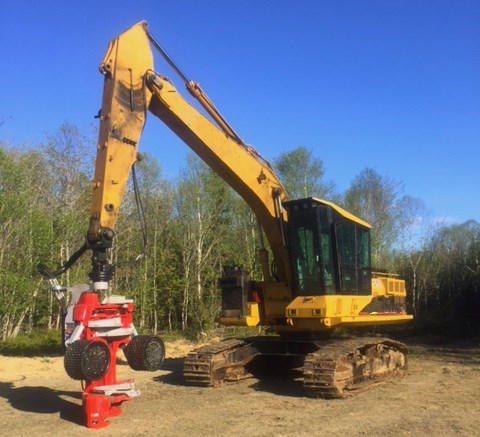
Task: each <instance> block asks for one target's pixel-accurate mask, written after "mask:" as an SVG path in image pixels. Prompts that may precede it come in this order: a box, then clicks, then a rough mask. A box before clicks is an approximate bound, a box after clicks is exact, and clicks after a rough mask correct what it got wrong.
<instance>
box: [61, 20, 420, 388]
mask: <svg viewBox="0 0 480 437" xmlns="http://www.w3.org/2000/svg"><path fill="white" fill-rule="evenodd" d="M152 45H153V47H155V48H156V49H157V50H159V51H160V53H161V55H162V56H163V57H164V58H165V59H166V61H167V62H168V64H169V65H170V66H171V67H172V68H173V70H174V71H175V72H176V73H178V74H179V76H180V77H181V79H182V80H183V82H184V83H185V85H186V90H187V92H188V93H189V94H190V95H191V96H193V97H194V98H195V99H196V100H197V101H198V102H199V103H200V104H201V106H202V107H203V108H204V110H205V111H206V112H207V113H208V115H209V118H207V116H205V115H203V114H202V113H201V112H200V111H199V110H197V109H196V108H195V107H194V106H192V105H191V104H190V103H188V102H187V101H186V100H185V98H184V97H182V95H181V94H180V93H179V92H178V91H177V89H176V88H175V87H174V86H173V84H172V82H171V81H170V80H169V79H168V78H166V77H165V76H163V75H161V74H159V73H156V72H155V71H154V66H153V55H152V50H151V46H152ZM100 71H101V73H102V74H103V75H104V90H103V100H102V107H101V110H100V112H99V118H100V130H99V140H98V145H97V158H96V164H95V176H94V181H93V197H92V207H91V215H90V224H89V229H88V233H87V242H86V244H85V246H84V248H83V249H82V250H83V252H84V251H85V250H87V249H89V250H91V251H92V271H91V273H90V275H89V276H90V279H91V280H92V283H93V284H97V283H98V284H105V283H108V282H109V281H110V280H111V279H112V275H113V270H114V269H113V267H112V265H111V264H110V262H109V257H108V252H109V250H110V249H111V247H112V244H113V240H114V235H115V232H114V229H115V223H116V220H117V216H118V211H119V208H120V204H121V202H122V198H123V195H124V190H125V187H126V183H127V179H128V177H129V174H130V171H131V169H132V166H133V164H134V163H135V162H136V161H137V160H138V152H137V148H138V143H139V140H140V135H141V132H142V129H143V126H144V124H145V120H146V115H147V113H148V112H150V113H152V114H153V115H155V116H156V117H158V118H159V119H160V120H161V121H162V122H163V123H165V125H166V126H167V127H168V128H169V129H171V130H172V131H173V132H174V133H175V134H176V135H178V137H180V138H181V139H182V140H183V141H184V142H185V143H186V144H187V145H188V146H189V147H190V148H191V149H192V150H193V151H194V152H195V153H196V154H197V155H198V156H199V157H200V158H201V159H202V160H203V161H205V163H206V164H208V165H209V166H210V168H212V169H213V171H215V172H216V173H217V174H218V175H220V176H221V177H222V178H223V180H224V181H226V182H227V183H228V184H229V185H230V186H231V187H232V188H233V189H234V190H235V191H236V192H237V193H239V195H240V196H241V197H242V198H243V199H244V200H245V202H246V203H247V204H248V205H249V207H250V208H251V210H252V211H253V213H254V214H255V216H256V218H257V220H258V224H259V227H260V232H259V234H260V246H261V248H260V253H259V259H260V264H261V268H262V275H263V280H262V281H260V282H254V281H250V280H249V279H248V277H247V274H246V272H245V271H243V270H242V269H241V268H240V267H238V266H226V267H225V268H224V273H223V276H222V278H220V288H221V296H222V307H221V314H220V316H219V318H218V321H219V323H221V324H223V325H226V326H250V327H260V326H264V327H269V328H270V329H271V330H272V331H275V332H276V334H277V335H275V336H273V335H272V336H270V335H267V336H262V337H254V338H249V339H242V340H238V339H233V340H232V339H231V340H225V341H221V342H218V343H215V344H211V345H207V346H204V347H201V348H199V349H196V350H194V351H192V352H191V353H190V354H188V356H187V357H186V359H185V363H184V377H185V380H186V382H187V383H191V384H198V385H202V386H213V385H217V384H219V383H221V382H224V381H234V380H238V379H241V378H244V377H248V376H249V371H248V369H249V367H250V366H251V365H252V363H253V362H255V360H256V358H257V357H261V356H268V357H278V359H279V361H278V362H280V360H281V357H287V358H292V359H294V360H297V361H298V362H299V363H301V364H300V366H301V371H302V372H303V381H304V387H305V391H306V394H307V395H309V396H313V397H342V396H345V395H346V394H348V393H349V392H351V391H352V390H355V389H357V388H358V387H364V386H365V385H368V384H369V383H370V382H373V381H376V380H379V379H384V378H386V377H390V376H392V375H396V374H398V373H401V372H402V370H403V369H404V368H405V366H406V354H407V348H406V346H405V345H404V344H402V343H400V342H397V341H394V340H390V339H387V338H377V337H372V338H369V337H359V338H356V339H342V340H338V339H332V338H328V336H327V335H326V334H328V333H330V332H332V330H333V329H334V328H335V327H355V326H373V325H384V324H396V323H404V322H408V321H409V320H411V319H412V316H411V315H408V314H407V313H406V307H405V296H406V291H405V282H404V281H403V280H401V279H399V278H398V277H397V276H396V275H393V274H388V273H385V272H380V271H373V270H372V267H371V255H370V225H369V224H368V223H366V222H364V221H363V220H361V219H359V218H357V217H355V216H354V215H352V214H350V213H349V212H347V211H345V210H344V209H342V208H340V207H339V206H337V205H335V204H333V203H331V202H328V201H325V200H322V199H318V198H313V197H312V198H305V199H297V200H292V199H288V197H287V193H286V192H285V190H284V188H283V187H282V184H281V183H280V181H279V179H278V177H277V175H276V174H275V171H274V169H273V168H272V166H271V165H270V164H269V162H268V161H267V160H266V159H264V158H262V156H261V155H260V154H259V153H258V152H257V151H256V150H255V149H254V148H253V147H251V146H249V145H247V144H245V143H244V142H243V141H242V139H241V138H240V136H239V135H238V134H237V133H236V132H235V131H234V130H233V128H232V127H231V126H230V125H229V124H228V123H227V121H226V120H225V119H224V117H222V115H221V114H220V113H219V111H218V110H217V109H216V108H215V106H214V105H213V103H212V102H211V101H210V99H209V98H208V97H207V95H206V94H205V93H204V91H203V90H202V88H201V87H200V86H199V84H198V83H196V82H193V81H191V80H189V79H188V78H187V77H186V76H185V74H184V73H183V72H182V71H181V70H180V69H179V68H178V66H177V65H176V64H175V63H174V62H173V60H172V59H171V58H170V57H169V56H168V54H167V53H166V52H165V51H164V50H163V49H162V48H161V46H160V45H159V44H158V42H157V41H156V40H155V38H154V37H153V36H152V35H151V34H150V33H149V31H148V27H147V23H146V22H140V23H137V24H135V25H134V26H132V27H131V28H129V29H127V30H126V31H125V32H123V33H122V34H120V35H119V36H118V37H117V38H115V39H114V40H112V41H111V42H110V44H109V46H108V49H107V52H106V55H105V57H104V59H103V61H102V63H101V65H100ZM263 235H265V237H266V240H267V242H268V247H269V249H270V252H269V251H268V249H267V244H266V243H264V241H263ZM83 252H82V253H83ZM270 253H271V257H272V258H273V260H272V261H270V259H269V258H270ZM75 256H76V257H77V258H78V256H79V254H76V255H75ZM64 267H68V265H67V266H64ZM57 273H58V272H57ZM102 287H103V286H102ZM94 288H95V287H94Z"/></svg>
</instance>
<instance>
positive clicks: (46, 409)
mask: <svg viewBox="0 0 480 437" xmlns="http://www.w3.org/2000/svg"><path fill="white" fill-rule="evenodd" d="M63 396H66V397H70V398H74V399H81V393H80V392H73V391H63V390H53V389H51V388H48V387H42V386H38V387H29V386H22V387H15V384H14V383H13V382H0V397H2V398H5V399H6V400H7V401H8V403H9V404H10V405H11V406H12V407H13V408H15V409H17V410H20V411H26V412H28V413H38V414H52V413H60V417H61V418H62V419H64V420H67V421H69V422H72V423H75V424H77V425H83V417H82V410H81V406H80V405H79V404H78V403H75V402H72V401H69V400H67V399H64V398H63Z"/></svg>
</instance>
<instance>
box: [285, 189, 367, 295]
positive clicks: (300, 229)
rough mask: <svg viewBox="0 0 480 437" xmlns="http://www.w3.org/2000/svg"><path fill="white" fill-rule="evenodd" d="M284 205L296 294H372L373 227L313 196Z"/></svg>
mask: <svg viewBox="0 0 480 437" xmlns="http://www.w3.org/2000/svg"><path fill="white" fill-rule="evenodd" d="M283 206H284V207H285V208H286V210H287V212H288V230H287V238H288V243H289V249H290V253H291V256H292V268H293V278H294V287H293V289H294V293H295V295H296V296H323V295H369V294H371V264H370V262H371V258H370V225H369V224H368V223H366V222H364V221H363V220H360V219H359V218H357V217H355V216H354V215H352V214H350V213H349V212H347V211H345V210H344V209H342V208H340V207H339V206H337V205H335V204H333V203H331V202H327V201H325V200H320V199H316V198H313V197H310V198H306V199H299V200H291V201H288V202H284V203H283Z"/></svg>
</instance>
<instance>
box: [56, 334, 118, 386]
mask: <svg viewBox="0 0 480 437" xmlns="http://www.w3.org/2000/svg"><path fill="white" fill-rule="evenodd" d="M63 364H64V366H65V371H66V372H67V375H68V376H70V378H72V379H76V380H84V381H97V380H98V379H101V378H103V377H104V376H105V374H106V373H107V371H108V369H109V367H110V350H109V348H108V345H107V344H106V343H104V342H103V341H92V340H77V341H74V342H73V343H72V344H71V345H70V346H68V347H67V350H66V351H65V358H64V362H63Z"/></svg>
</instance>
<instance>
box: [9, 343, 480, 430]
mask: <svg viewBox="0 0 480 437" xmlns="http://www.w3.org/2000/svg"><path fill="white" fill-rule="evenodd" d="M409 345H410V350H411V354H410V358H409V370H408V373H407V375H406V376H405V377H404V378H401V379H398V380H395V381H392V382H386V383H385V382H384V383H380V384H377V385H376V386H375V387H374V388H372V389H370V390H367V391H362V392H360V393H357V394H356V395H355V396H352V397H349V398H347V399H343V400H323V399H308V398H305V397H303V393H302V386H301V383H300V382H299V381H298V380H295V378H292V375H291V374H288V375H286V374H278V373H275V374H269V375H263V376H262V378H261V379H256V378H252V379H249V380H244V381H242V382H240V383H237V384H233V385H224V386H221V387H218V388H198V387H189V386H185V385H184V384H183V382H182V376H181V369H182V358H183V357H184V356H185V355H186V353H187V352H188V351H189V350H190V349H192V348H193V346H192V345H191V344H189V343H187V342H174V343H167V344H166V348H167V357H168V358H167V359H166V362H165V365H164V369H163V370H161V371H158V372H154V373H146V372H134V371H132V370H131V369H130V368H129V367H128V365H126V364H125V363H123V362H120V363H119V366H118V373H119V375H120V376H121V377H122V378H125V379H128V378H135V382H136V385H137V388H139V389H140V390H141V391H142V394H141V395H140V397H138V398H136V399H135V400H133V401H130V402H126V403H124V404H123V406H122V410H123V414H122V415H120V416H118V417H114V418H112V419H111V424H110V426H109V427H107V428H104V429H101V430H89V429H87V428H85V427H84V426H83V419H82V416H81V397H80V393H81V390H80V384H79V382H78V381H73V380H71V379H69V377H68V376H67V375H66V374H65V371H64V369H63V359H62V357H53V358H50V357H45V358H40V357H39V358H14V357H4V356H0V427H1V428H0V434H1V435H2V436H34V435H37V436H40V435H55V436H56V435H62V436H69V437H70V436H83V435H92V434H91V433H96V434H97V435H98V436H113V435H114V436H122V435H136V436H150V435H152V436H153V435H161V436H187V435H188V436H191V437H193V436H200V435H212V436H234V435H235V436H238V435H252V436H276V437H277V436H307V435H308V436H323V435H325V436H326V435H328V436H340V435H369V436H372V435H373V436H376V435H381V436H393V435H395V436H398V435H400V436H402V435H413V436H422V435H428V434H430V433H433V434H435V435H438V436H449V435H472V436H473V435H475V436H476V435H480V401H479V398H480V344H479V342H478V341H477V342H470V343H469V344H456V345H454V344H449V345H442V344H436V345H431V344H430V345H427V344H425V343H422V342H419V341H414V342H413V343H412V342H409Z"/></svg>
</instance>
